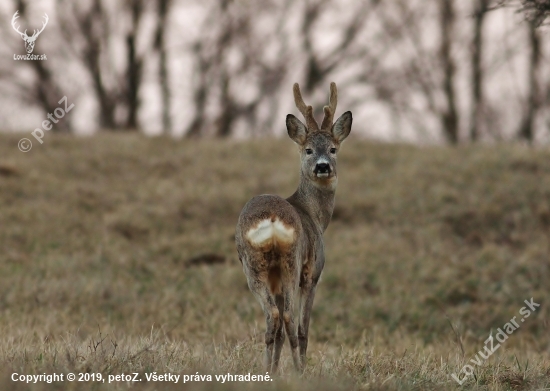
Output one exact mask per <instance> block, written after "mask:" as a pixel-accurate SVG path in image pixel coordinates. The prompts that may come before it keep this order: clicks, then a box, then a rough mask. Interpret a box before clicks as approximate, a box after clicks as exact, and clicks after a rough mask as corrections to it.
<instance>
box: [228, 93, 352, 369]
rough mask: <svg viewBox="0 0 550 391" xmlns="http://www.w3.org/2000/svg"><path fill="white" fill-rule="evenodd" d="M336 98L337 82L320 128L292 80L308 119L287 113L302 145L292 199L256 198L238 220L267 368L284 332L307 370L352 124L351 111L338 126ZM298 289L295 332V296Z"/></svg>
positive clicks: (288, 124) (298, 366) (272, 365)
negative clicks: (260, 316) (342, 155)
mask: <svg viewBox="0 0 550 391" xmlns="http://www.w3.org/2000/svg"><path fill="white" fill-rule="evenodd" d="M337 98H338V97H337V91H336V84H334V83H331V85H330V98H329V106H325V107H324V113H325V116H324V119H323V122H322V125H321V128H320V129H319V125H318V124H317V122H316V121H315V118H314V117H313V109H312V107H311V106H306V104H305V103H304V100H303V98H302V94H301V93H300V87H299V86H298V84H294V101H295V103H296V107H297V108H298V109H299V110H300V112H301V113H302V115H303V116H304V118H305V120H306V125H304V124H303V123H302V122H301V121H300V120H299V119H298V118H296V117H295V116H293V115H292V114H289V115H287V117H286V127H287V130H288V135H289V136H290V138H291V139H292V140H294V142H295V143H296V144H298V146H299V150H300V156H301V170H300V184H299V185H298V190H296V192H295V193H294V194H293V195H291V196H290V197H289V198H287V199H284V198H281V197H279V196H276V195H260V196H257V197H254V198H252V199H251V200H250V201H248V203H247V204H246V205H245V206H244V208H243V210H242V212H241V215H240V216H239V221H238V223H237V229H236V234H235V241H236V245H237V251H238V253H239V259H240V260H241V263H242V265H243V270H244V273H245V275H246V279H247V281H248V287H249V288H250V290H251V291H252V293H253V294H254V295H255V296H256V298H257V299H258V300H259V301H260V304H261V305H262V308H263V311H264V314H265V318H266V323H267V331H266V333H265V344H266V369H267V371H271V372H276V371H277V367H278V364H279V357H280V355H281V349H282V347H283V343H284V340H285V330H286V334H288V338H289V342H290V349H291V351H292V359H293V361H294V366H295V367H296V370H297V371H303V370H304V368H305V362H306V350H307V342H308V328H309V318H310V315H311V308H312V306H313V299H314V297H315V288H316V286H317V282H318V281H319V277H320V276H321V272H322V271H323V266H324V264H325V253H324V243H323V232H324V231H325V229H326V228H327V226H328V224H329V222H330V218H331V217H332V211H333V209H334V194H335V190H336V183H337V181H338V179H337V175H336V153H337V152H338V149H339V147H340V144H341V143H342V141H343V140H344V139H345V138H346V137H347V136H348V135H349V133H350V131H351V123H352V116H351V112H349V111H347V112H345V113H344V114H342V116H341V117H340V118H338V120H337V121H336V122H335V123H334V124H333V122H332V121H333V118H334V112H335V111H336V103H337ZM298 287H299V288H300V294H301V295H300V317H299V325H298V333H297V332H296V325H295V323H294V296H295V293H296V291H297V288H298ZM283 326H284V329H283ZM298 346H299V347H300V353H299V355H298Z"/></svg>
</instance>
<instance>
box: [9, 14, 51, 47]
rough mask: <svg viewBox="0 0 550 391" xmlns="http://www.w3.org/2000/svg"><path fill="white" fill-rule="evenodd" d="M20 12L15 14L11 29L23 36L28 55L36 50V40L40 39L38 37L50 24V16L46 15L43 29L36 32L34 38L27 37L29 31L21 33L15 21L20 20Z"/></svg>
mask: <svg viewBox="0 0 550 391" xmlns="http://www.w3.org/2000/svg"><path fill="white" fill-rule="evenodd" d="M18 13H19V11H16V12H15V14H13V18H11V27H13V29H14V30H15V31H17V32H18V33H19V35H21V38H23V40H24V41H25V49H27V53H29V54H30V53H32V51H33V50H34V43H35V41H36V38H38V36H39V35H40V33H42V31H44V28H45V27H46V25H47V24H48V20H49V18H48V15H47V14H44V16H43V18H44V19H45V20H44V22H42V28H41V29H40V30H34V33H33V35H32V36H30V37H29V36H28V35H27V30H25V32H23V33H22V32H21V31H19V25H17V26H16V25H15V21H16V20H17V19H18V18H19V15H18Z"/></svg>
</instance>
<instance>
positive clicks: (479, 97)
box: [470, 0, 490, 142]
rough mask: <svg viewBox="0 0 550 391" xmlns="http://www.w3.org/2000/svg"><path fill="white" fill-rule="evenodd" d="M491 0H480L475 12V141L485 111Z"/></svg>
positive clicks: (473, 118) (471, 137)
mask: <svg viewBox="0 0 550 391" xmlns="http://www.w3.org/2000/svg"><path fill="white" fill-rule="evenodd" d="M489 1H490V0H478V1H477V5H476V9H475V13H474V39H473V42H472V113H471V119H470V121H471V123H470V140H471V141H472V142H475V141H477V140H478V138H479V136H480V126H481V120H482V117H483V113H484V103H485V102H484V100H483V76H484V75H483V64H482V62H483V23H484V21H485V15H486V13H487V11H488V8H489Z"/></svg>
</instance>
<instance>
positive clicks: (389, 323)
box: [0, 135, 550, 391]
mask: <svg viewBox="0 0 550 391" xmlns="http://www.w3.org/2000/svg"><path fill="white" fill-rule="evenodd" d="M17 141H18V137H15V136H9V135H3V136H1V137H0V248H1V249H2V252H1V253H0V335H1V337H0V362H1V364H2V369H1V370H0V389H2V390H27V389H30V390H41V389H44V390H51V389H59V390H61V389H63V390H65V389H74V390H94V389H128V387H130V388H131V389H137V390H164V389H172V388H171V387H173V389H178V390H179V389H184V388H183V387H185V386H183V385H182V384H177V385H172V386H171V387H170V386H169V385H165V384H163V383H154V382H149V383H148V382H145V381H143V382H141V383H136V384H134V385H130V386H129V385H128V384H127V383H117V384H111V385H110V386H109V385H107V384H104V385H101V384H94V383H91V382H90V383H68V382H63V383H56V384H50V385H48V384H44V383H41V384H36V385H29V386H27V385H25V384H24V383H14V382H12V381H11V380H10V376H11V373H12V372H17V373H22V374H41V373H53V372H57V373H65V374H66V373H68V372H92V373H94V372H100V373H102V374H103V375H104V376H107V375H108V374H121V373H129V372H138V373H140V374H143V373H147V372H153V371H156V372H159V373H164V372H171V373H174V374H176V373H177V374H189V373H193V374H194V373H196V372H197V371H199V372H200V373H201V374H220V373H228V372H230V373H236V374H246V373H248V372H252V373H255V374H261V373H263V370H262V365H261V361H262V351H263V333H264V321H263V319H262V315H261V312H260V308H259V305H258V303H256V302H255V301H254V299H253V296H252V295H251V294H250V292H249V291H248V288H247V286H246V283H245V278H244V275H243V273H242V271H241V268H240V264H239V262H238V260H237V258H236V251H235V248H234V243H233V232H234V226H235V223H236V220H237V216H238V214H239V212H240V209H241V207H242V206H243V205H244V203H245V202H246V201H247V200H248V199H249V198H250V197H251V196H253V195H256V194H261V193H278V194H280V195H289V194H291V192H292V191H293V190H294V188H295V186H296V184H297V180H298V172H297V170H298V157H297V154H296V152H295V148H294V146H293V145H292V143H291V142H290V141H289V140H286V139H285V140H273V141H269V142H266V141H251V142H234V141H233V142H232V141H203V142H187V141H173V140H170V139H165V138H156V139H146V138H143V137H138V136H120V135H100V136H98V137H94V138H72V137H68V136H54V135H48V138H47V140H46V139H45V143H44V145H42V146H39V145H35V147H34V148H33V150H32V151H31V152H29V153H26V154H23V153H21V152H19V151H18V149H17ZM339 172H340V184H339V189H338V194H337V209H336V211H335V215H334V219H333V222H332V224H331V226H330V227H329V229H328V230H327V233H326V248H327V264H326V267H325V272H324V274H323V279H322V282H321V284H320V286H319V290H318V295H317V297H316V302H315V305H314V311H313V315H312V319H313V320H312V326H311V327H312V330H311V336H310V350H309V363H308V367H307V370H306V373H305V374H304V376H303V377H302V378H300V377H297V376H295V375H293V374H292V365H291V362H290V357H289V351H288V347H287V346H285V349H284V351H283V365H282V375H281V376H279V377H277V378H275V379H274V381H272V382H270V383H265V384H262V385H263V386H264V387H265V388H266V389H288V390H316V391H321V390H333V389H342V390H348V389H367V390H412V389H415V390H444V389H451V390H452V389H458V388H463V389H472V390H531V389H532V390H535V389H538V390H542V389H548V388H549V387H550V380H549V378H550V360H549V352H550V333H549V330H548V308H547V306H546V303H547V302H546V299H547V297H548V296H547V295H548V281H550V260H549V257H548V254H549V253H550V248H549V247H550V244H549V241H548V236H549V233H550V152H549V151H548V150H546V149H545V150H533V149H527V148H524V147H521V146H510V145H502V146H496V147H488V146H475V147H461V148H458V149H450V148H440V147H433V148H432V147H431V148H418V147H412V146H399V145H383V144H373V143H366V142H358V141H355V140H350V141H348V142H347V143H346V145H345V146H344V149H343V150H342V152H341V156H340V163H339ZM531 297H534V298H535V301H537V302H539V303H541V304H542V305H541V307H540V308H539V310H538V311H537V312H536V313H535V314H534V315H532V316H531V317H529V318H528V319H526V321H525V323H523V324H521V328H520V329H519V330H517V331H516V332H515V333H514V334H513V335H511V336H510V337H509V339H508V340H507V341H506V342H505V343H504V344H503V345H502V346H501V348H500V349H499V350H498V351H497V353H495V354H494V355H493V356H492V357H491V358H490V359H489V360H488V361H487V362H486V363H484V364H483V366H482V367H481V368H476V370H475V376H471V377H470V378H469V380H468V381H467V382H466V383H465V384H464V385H463V386H462V387H459V386H458V384H457V383H455V382H454V380H452V379H451V377H450V374H452V373H458V372H459V371H460V369H461V368H462V366H463V365H464V364H465V363H466V362H467V361H468V360H470V358H472V357H474V356H475V353H476V352H477V351H479V350H481V349H483V344H484V341H485V340H486V339H487V337H488V335H489V333H490V332H491V330H493V332H494V331H495V330H496V329H497V328H498V327H502V326H503V325H504V324H505V323H506V322H507V321H508V320H509V319H510V318H512V317H513V316H517V315H518V311H519V309H520V308H521V307H522V306H523V305H524V304H523V301H524V300H525V299H528V298H531ZM462 349H463V350H464V353H463V352H462ZM140 376H141V377H143V375H140ZM258 387H259V384H258V383H252V384H243V383H231V384H224V385H219V384H214V383H202V384H201V383H196V384H194V387H193V386H192V388H193V389H216V388H218V389H235V390H237V389H238V390H240V389H257V388H258Z"/></svg>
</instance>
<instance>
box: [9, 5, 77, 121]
mask: <svg viewBox="0 0 550 391" xmlns="http://www.w3.org/2000/svg"><path fill="white" fill-rule="evenodd" d="M16 8H17V10H18V12H19V15H20V17H21V20H22V21H23V22H24V23H25V24H28V20H27V19H26V17H27V10H28V3H27V1H26V0H17V2H16ZM49 64H50V63H49V62H48V61H25V63H24V66H28V67H30V68H31V69H32V70H33V73H34V75H35V77H34V78H33V79H32V80H33V81H32V84H31V85H30V86H29V87H27V88H25V87H23V91H25V92H24V99H25V101H26V102H27V103H28V104H31V105H37V106H39V107H41V108H42V109H43V110H44V111H45V112H46V113H47V112H50V111H51V110H53V109H54V108H55V107H57V106H58V105H59V103H58V101H59V99H61V97H63V95H64V94H62V93H61V90H60V88H59V84H58V81H57V80H56V77H55V74H54V71H53V69H51V68H50V65H49ZM19 86H22V85H21V84H19ZM52 130H53V131H62V132H63V131H65V132H66V131H69V130H70V122H69V121H59V124H57V125H56V126H55V127H53V128H52Z"/></svg>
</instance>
